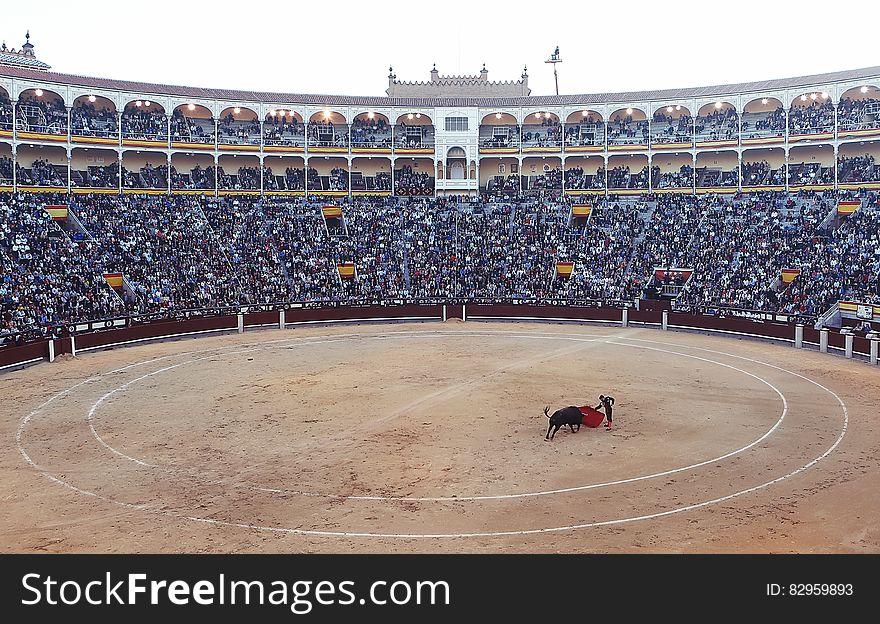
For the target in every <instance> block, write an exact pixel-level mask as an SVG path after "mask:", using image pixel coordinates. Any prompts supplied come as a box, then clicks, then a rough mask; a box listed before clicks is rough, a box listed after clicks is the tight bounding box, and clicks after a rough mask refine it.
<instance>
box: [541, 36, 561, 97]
mask: <svg viewBox="0 0 880 624" xmlns="http://www.w3.org/2000/svg"><path fill="white" fill-rule="evenodd" d="M544 62H545V63H552V64H553V81H554V82H555V83H556V95H559V77H558V76H557V75H556V63H561V62H562V59H561V58H559V46H556V51H555V52H554V53H553V54H551V55H550V58H549V59H547V60H546V61H544Z"/></svg>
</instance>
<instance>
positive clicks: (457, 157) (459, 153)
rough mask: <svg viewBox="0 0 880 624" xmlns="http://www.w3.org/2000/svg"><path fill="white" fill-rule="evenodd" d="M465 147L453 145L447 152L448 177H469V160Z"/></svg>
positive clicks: (454, 178)
mask: <svg viewBox="0 0 880 624" xmlns="http://www.w3.org/2000/svg"><path fill="white" fill-rule="evenodd" d="M466 156H467V155H466V154H465V151H464V149H462V148H461V147H451V148H449V151H448V152H446V179H447V180H465V179H466V178H467V160H466Z"/></svg>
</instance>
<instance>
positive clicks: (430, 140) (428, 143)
mask: <svg viewBox="0 0 880 624" xmlns="http://www.w3.org/2000/svg"><path fill="white" fill-rule="evenodd" d="M517 134H518V133H517ZM517 140H518V139H517ZM394 145H395V147H398V148H408V149H418V148H426V147H434V126H431V125H412V126H407V125H406V124H405V123H399V124H397V125H396V126H394Z"/></svg>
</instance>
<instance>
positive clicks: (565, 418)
mask: <svg viewBox="0 0 880 624" xmlns="http://www.w3.org/2000/svg"><path fill="white" fill-rule="evenodd" d="M544 416H546V417H547V418H549V419H550V426H549V427H548V428H547V435H546V436H544V439H545V440H552V439H553V436H555V435H556V432H557V431H559V428H560V427H564V426H565V425H568V426H569V428H570V429H571V432H572V433H577V432H578V431H580V430H581V422H582V420H583V417H584V415H583V413H581V410H580V409H578V408H577V407H575V406H574V405H570V406H568V407H563V408H562V409H558V410H556V411H555V412H553V415H552V416H551V415H550V406H549V405H548V406H546V407H545V408H544ZM575 425H577V429H575V428H574V427H575ZM551 431H552V433H551Z"/></svg>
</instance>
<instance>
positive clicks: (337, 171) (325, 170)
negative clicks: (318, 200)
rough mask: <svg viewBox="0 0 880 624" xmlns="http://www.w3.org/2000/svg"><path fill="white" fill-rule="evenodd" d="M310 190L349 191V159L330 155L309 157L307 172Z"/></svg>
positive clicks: (318, 191) (315, 191)
mask: <svg viewBox="0 0 880 624" xmlns="http://www.w3.org/2000/svg"><path fill="white" fill-rule="evenodd" d="M307 183H308V189H309V192H310V193H312V192H314V193H321V192H328V193H332V192H339V191H344V192H347V191H348V161H347V160H346V159H345V158H330V157H328V156H324V157H318V158H309V170H308V173H307Z"/></svg>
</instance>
